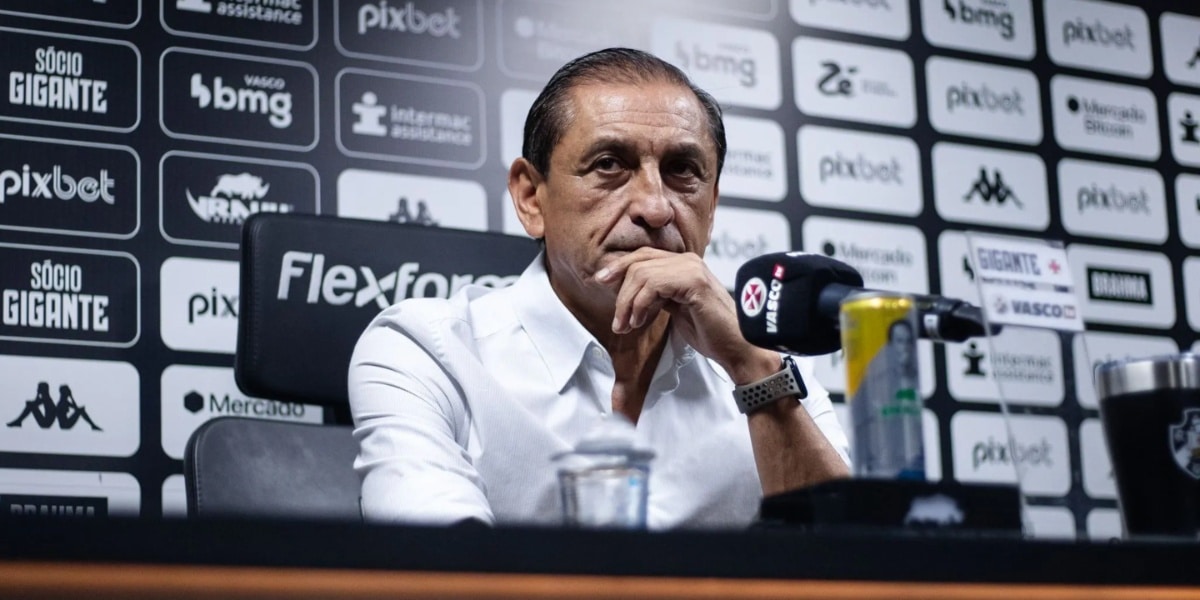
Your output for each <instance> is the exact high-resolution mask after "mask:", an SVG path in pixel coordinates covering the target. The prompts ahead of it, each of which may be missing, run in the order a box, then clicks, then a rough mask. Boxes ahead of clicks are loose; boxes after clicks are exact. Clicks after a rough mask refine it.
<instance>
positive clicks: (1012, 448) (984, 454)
mask: <svg viewBox="0 0 1200 600" xmlns="http://www.w3.org/2000/svg"><path fill="white" fill-rule="evenodd" d="M1051 451H1052V448H1051V446H1050V441H1049V440H1047V439H1046V438H1042V439H1041V441H1039V442H1033V443H1030V444H1020V443H1018V442H1017V441H1016V440H1013V439H1010V440H1009V441H1008V443H1007V444H1004V443H1002V442H999V441H997V440H996V439H995V438H993V437H992V436H990V435H989V436H988V437H987V439H986V440H981V441H979V442H977V443H976V444H975V446H974V447H972V448H971V463H972V465H973V466H974V467H975V469H979V467H981V466H984V465H988V464H1001V465H1011V464H1013V462H1014V461H1015V462H1017V463H1018V464H1023V465H1025V466H1028V467H1051V466H1053V465H1054V461H1053V459H1052V457H1051V456H1050V453H1051Z"/></svg>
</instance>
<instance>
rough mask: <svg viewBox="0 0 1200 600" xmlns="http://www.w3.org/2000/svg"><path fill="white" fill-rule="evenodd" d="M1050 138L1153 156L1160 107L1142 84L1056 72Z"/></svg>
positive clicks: (1066, 144)
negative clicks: (1095, 79)
mask: <svg viewBox="0 0 1200 600" xmlns="http://www.w3.org/2000/svg"><path fill="white" fill-rule="evenodd" d="M1050 97H1051V99H1052V102H1053V106H1054V109H1053V112H1054V138H1055V139H1056V140H1058V143H1059V145H1061V146H1063V147H1064V148H1067V149H1070V150H1082V151H1085V152H1093V153H1097V154H1110V155H1113V156H1123V157H1128V158H1139V159H1147V160H1154V159H1157V158H1158V156H1159V153H1160V152H1161V148H1160V146H1159V136H1158V107H1157V103H1156V101H1155V99H1154V94H1153V93H1152V92H1151V91H1150V90H1148V89H1145V88H1140V87H1135V86H1131V85H1120V84H1116V83H1104V82H1100V81H1092V80H1087V79H1080V78H1078V77H1071V76H1068V75H1055V76H1054V77H1053V78H1051V79H1050Z"/></svg>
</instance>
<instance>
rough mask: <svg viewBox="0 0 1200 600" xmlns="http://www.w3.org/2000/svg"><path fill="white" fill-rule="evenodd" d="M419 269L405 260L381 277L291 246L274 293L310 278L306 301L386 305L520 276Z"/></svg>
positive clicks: (284, 294) (282, 296) (284, 296)
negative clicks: (447, 274)
mask: <svg viewBox="0 0 1200 600" xmlns="http://www.w3.org/2000/svg"><path fill="white" fill-rule="evenodd" d="M420 270H421V264H420V263H415V262H406V263H404V264H402V265H400V267H399V268H398V269H396V270H395V271H389V272H388V273H387V274H386V275H384V276H382V277H378V276H376V274H375V271H374V270H373V269H372V268H371V267H368V266H360V267H358V268H357V269H355V268H354V267H351V266H349V265H331V266H329V267H328V268H326V265H325V255H324V254H319V253H317V254H314V253H312V252H301V251H298V250H289V251H287V252H284V253H283V257H282V259H281V261H280V265H279V290H278V293H277V294H276V296H275V297H276V298H277V299H279V300H285V301H286V300H289V299H291V290H292V281H293V280H296V279H304V278H307V281H306V282H305V284H306V285H305V286H303V289H306V290H307V294H306V296H305V297H304V302H305V303H306V304H320V303H322V302H324V303H326V304H331V305H333V306H345V305H347V304H350V303H351V302H353V303H354V306H355V307H356V308H361V307H363V306H366V305H367V304H370V303H372V302H374V303H375V305H376V306H378V307H379V308H380V309H384V308H387V307H388V306H390V305H391V304H394V303H396V302H399V301H401V300H403V299H405V298H409V297H412V298H448V297H450V295H451V294H453V293H454V292H457V291H458V290H459V289H460V288H462V287H463V286H466V285H470V284H472V283H474V284H476V285H482V286H487V287H493V288H500V287H505V286H508V285H511V284H512V282H514V281H516V279H517V276H516V275H510V276H507V277H501V276H499V275H493V274H487V275H479V276H474V275H470V274H452V275H450V276H449V277H447V276H446V275H443V274H442V273H436V272H425V273H421V272H420ZM360 275H361V280H360ZM410 286H411V287H410ZM389 292H391V294H392V295H391V297H390V298H389V296H388V293H389Z"/></svg>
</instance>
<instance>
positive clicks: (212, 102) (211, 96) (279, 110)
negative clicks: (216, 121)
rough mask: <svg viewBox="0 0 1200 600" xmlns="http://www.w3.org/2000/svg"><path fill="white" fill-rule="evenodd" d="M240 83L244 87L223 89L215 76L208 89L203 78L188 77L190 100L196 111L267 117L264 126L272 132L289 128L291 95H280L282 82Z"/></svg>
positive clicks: (254, 79)
mask: <svg viewBox="0 0 1200 600" xmlns="http://www.w3.org/2000/svg"><path fill="white" fill-rule="evenodd" d="M242 80H243V82H244V83H245V85H246V87H240V88H239V87H233V86H231V85H225V82H224V80H223V79H222V78H221V77H220V76H215V77H213V78H212V85H211V86H209V85H206V84H205V83H204V75H202V74H200V73H192V78H191V92H190V93H191V97H192V98H195V99H196V105H197V106H199V107H200V108H210V107H211V108H212V109H214V110H221V111H236V112H242V113H258V114H262V115H267V122H269V123H270V124H271V126H272V127H274V128H276V129H285V128H287V127H289V126H290V125H291V124H292V94H291V93H290V92H284V91H282V90H283V89H284V88H285V87H286V86H287V82H286V81H285V80H284V79H283V78H281V77H266V76H258V75H245V76H243V78H242ZM266 90H275V91H272V92H270V93H268V92H267V91H266Z"/></svg>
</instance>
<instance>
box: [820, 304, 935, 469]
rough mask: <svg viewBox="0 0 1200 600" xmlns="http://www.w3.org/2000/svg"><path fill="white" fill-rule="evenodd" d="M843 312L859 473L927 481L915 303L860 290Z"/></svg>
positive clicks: (855, 451) (851, 415)
mask: <svg viewBox="0 0 1200 600" xmlns="http://www.w3.org/2000/svg"><path fill="white" fill-rule="evenodd" d="M839 316H840V321H841V330H842V350H843V352H845V364H846V401H847V402H848V403H849V404H850V418H851V425H850V427H851V431H852V434H853V439H854V444H853V455H852V458H853V462H854V474H855V476H857V477H871V478H882V479H919V480H924V479H925V444H924V438H923V437H922V432H921V408H922V401H921V397H920V395H919V394H918V392H917V387H918V373H917V309H916V304H915V303H914V302H913V299H912V298H911V297H910V296H908V295H906V294H901V293H898V292H875V291H872V292H862V293H859V294H855V295H853V296H850V297H848V298H846V299H845V300H843V301H842V305H841V311H840V315H839Z"/></svg>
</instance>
